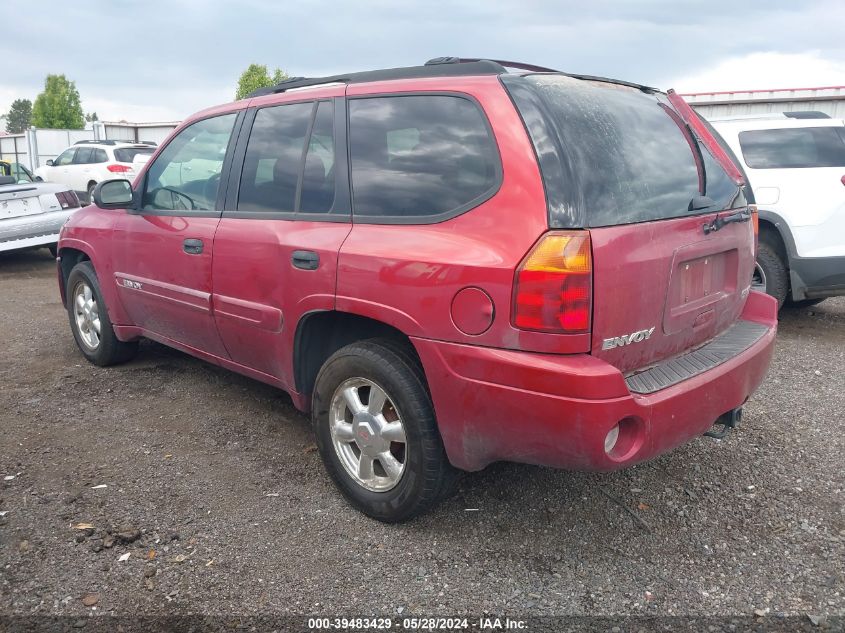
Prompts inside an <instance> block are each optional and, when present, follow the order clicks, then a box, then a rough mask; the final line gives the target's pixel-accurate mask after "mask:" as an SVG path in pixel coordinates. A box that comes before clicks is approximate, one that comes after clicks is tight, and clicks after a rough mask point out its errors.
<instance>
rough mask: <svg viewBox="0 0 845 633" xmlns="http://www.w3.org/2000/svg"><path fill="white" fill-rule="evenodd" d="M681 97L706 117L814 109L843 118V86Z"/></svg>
mask: <svg viewBox="0 0 845 633" xmlns="http://www.w3.org/2000/svg"><path fill="white" fill-rule="evenodd" d="M683 97H684V99H686V100H687V101H688V102H689V104H690V105H691V106H693V107H694V108H695V109H696V110H697V111H698V113H699V114H701V115H702V116H703V117H704V118H706V119H712V118H716V117H733V116H739V115H744V114H766V113H769V112H794V111H797V110H816V111H818V112H824V113H825V114H828V115H830V116H831V117H832V118H835V119H845V86H825V87H822V88H779V89H777V90H737V91H731V92H693V93H689V94H684V95H683Z"/></svg>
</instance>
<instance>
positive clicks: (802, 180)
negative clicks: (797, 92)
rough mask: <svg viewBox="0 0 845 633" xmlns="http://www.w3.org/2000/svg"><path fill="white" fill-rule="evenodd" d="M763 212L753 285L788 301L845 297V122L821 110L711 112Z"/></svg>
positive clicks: (714, 124)
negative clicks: (732, 115)
mask: <svg viewBox="0 0 845 633" xmlns="http://www.w3.org/2000/svg"><path fill="white" fill-rule="evenodd" d="M710 123H711V124H712V125H713V127H715V128H716V130H717V131H718V132H719V134H721V136H722V138H723V139H724V140H725V142H726V143H727V144H728V145H729V146H730V148H731V149H732V150H733V151H734V153H735V154H736V156H737V158H738V159H739V160H740V162H741V163H742V165H743V166H744V167H745V171H746V174H747V175H748V179H749V181H750V184H751V188H752V189H753V191H754V198H755V200H756V203H757V207H758V210H759V214H760V215H759V217H760V241H759V248H758V253H757V272H756V274H755V279H754V282H755V285H756V286H757V287H758V288H761V289H765V291H766V292H768V293H769V294H770V295H772V296H773V297H775V298H776V299H777V300H778V302H779V303H780V305H783V303H784V301H787V300H789V301H792V302H805V303H816V302H818V301H820V300H822V299H824V298H825V297H832V296H836V295H845V122H844V121H843V120H842V119H831V118H829V117H828V116H827V115H825V114H823V113H820V112H786V113H773V114H766V115H760V116H742V117H736V118H714V119H711V120H710Z"/></svg>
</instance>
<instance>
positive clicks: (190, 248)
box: [182, 238, 203, 255]
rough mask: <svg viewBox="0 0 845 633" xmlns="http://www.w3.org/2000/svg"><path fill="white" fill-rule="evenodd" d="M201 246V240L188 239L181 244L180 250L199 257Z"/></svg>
mask: <svg viewBox="0 0 845 633" xmlns="http://www.w3.org/2000/svg"><path fill="white" fill-rule="evenodd" d="M202 246H203V244H202V240H197V239H193V238H189V239H187V240H185V241H184V242H182V250H183V251H185V252H186V253H188V255H199V254H200V253H202Z"/></svg>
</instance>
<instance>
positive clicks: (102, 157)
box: [91, 147, 109, 163]
mask: <svg viewBox="0 0 845 633" xmlns="http://www.w3.org/2000/svg"><path fill="white" fill-rule="evenodd" d="M92 152H93V153H92V155H91V162H92V163H106V162H108V160H109V157H108V155H107V154H106V150H104V149H100V148H99V147H95V148H94V149H93V150H92Z"/></svg>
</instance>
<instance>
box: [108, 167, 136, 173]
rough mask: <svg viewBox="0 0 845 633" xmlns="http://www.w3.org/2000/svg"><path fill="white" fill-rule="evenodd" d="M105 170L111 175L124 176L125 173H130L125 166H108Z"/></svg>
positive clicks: (128, 168)
mask: <svg viewBox="0 0 845 633" xmlns="http://www.w3.org/2000/svg"><path fill="white" fill-rule="evenodd" d="M106 169H108V170H109V171H110V172H112V173H113V174H125V173H126V172H127V171H132V168H131V167H127V166H126V165H109V166H108V167H106Z"/></svg>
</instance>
